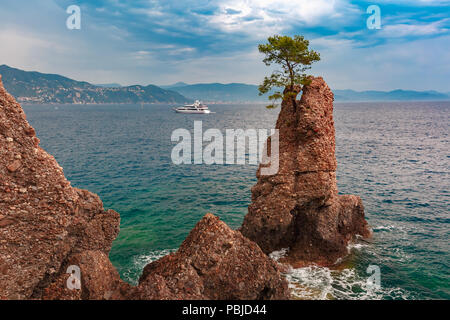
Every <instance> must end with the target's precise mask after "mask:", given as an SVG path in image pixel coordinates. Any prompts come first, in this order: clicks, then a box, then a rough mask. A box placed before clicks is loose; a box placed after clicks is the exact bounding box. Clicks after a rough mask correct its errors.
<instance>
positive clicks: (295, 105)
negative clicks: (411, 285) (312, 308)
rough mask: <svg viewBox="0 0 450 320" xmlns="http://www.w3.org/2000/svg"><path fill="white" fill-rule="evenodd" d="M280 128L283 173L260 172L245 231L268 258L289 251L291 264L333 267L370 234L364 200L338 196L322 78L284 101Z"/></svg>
mask: <svg viewBox="0 0 450 320" xmlns="http://www.w3.org/2000/svg"><path fill="white" fill-rule="evenodd" d="M298 91H299V90H298V88H297V91H296V93H298ZM276 128H277V129H279V141H280V146H279V171H278V173H277V174H275V175H272V176H261V175H260V170H261V166H260V168H259V169H258V172H257V178H258V182H257V184H256V185H255V186H254V187H253V188H252V203H251V205H250V206H249V209H248V214H247V215H246V217H245V219H244V222H243V224H242V227H241V232H242V234H243V235H244V236H246V237H248V238H249V239H251V240H253V241H255V242H256V243H258V244H259V246H260V247H261V249H262V250H263V251H264V252H266V253H270V252H272V251H274V250H279V249H281V248H289V249H290V250H289V258H288V260H290V261H291V262H315V263H319V264H323V265H329V264H333V263H334V262H335V261H336V260H337V259H338V258H339V257H342V256H344V255H345V254H346V253H347V249H346V247H347V244H348V242H349V241H351V240H352V238H353V237H354V236H355V235H357V234H359V235H362V236H364V237H368V236H369V235H370V231H369V229H368V226H367V223H366V221H365V219H364V207H363V204H362V201H361V199H360V198H359V197H357V196H354V195H342V196H340V195H338V190H337V184H336V167H337V164H336V157H335V153H334V152H335V131H334V122H333V93H332V92H331V90H330V89H329V87H328V86H327V84H326V83H325V81H324V80H323V79H322V78H320V77H319V78H313V79H312V82H311V83H310V84H309V85H307V86H305V87H304V88H303V94H302V97H301V100H300V101H298V100H297V101H295V99H294V98H293V99H288V100H286V101H283V103H282V106H281V111H280V114H279V116H278V120H277V124H276ZM269 139H270V138H269ZM268 145H269V144H268Z"/></svg>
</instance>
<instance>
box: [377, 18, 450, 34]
mask: <svg viewBox="0 0 450 320" xmlns="http://www.w3.org/2000/svg"><path fill="white" fill-rule="evenodd" d="M448 21H450V19H442V20H440V21H435V22H432V23H422V24H412V23H410V24H406V23H401V24H393V25H386V26H384V27H383V28H382V30H381V35H382V36H384V37H388V38H400V37H405V36H427V35H438V34H443V33H446V32H449V29H448V28H446V27H445V25H446V23H447V22H448Z"/></svg>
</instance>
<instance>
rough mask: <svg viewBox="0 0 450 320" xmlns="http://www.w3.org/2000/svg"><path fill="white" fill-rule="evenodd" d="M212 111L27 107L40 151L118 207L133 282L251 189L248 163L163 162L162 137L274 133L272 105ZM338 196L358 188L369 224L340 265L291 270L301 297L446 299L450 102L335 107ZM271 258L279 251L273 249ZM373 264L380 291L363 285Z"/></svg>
mask: <svg viewBox="0 0 450 320" xmlns="http://www.w3.org/2000/svg"><path fill="white" fill-rule="evenodd" d="M210 108H211V109H212V110H213V111H214V112H215V113H214V114H210V115H182V114H175V113H174V112H173V111H172V110H171V108H170V107H169V106H167V105H145V106H140V105H102V106H97V105H94V106H80V105H61V106H53V105H52V106H26V107H25V111H26V113H27V116H28V120H29V121H30V123H31V124H32V125H33V126H34V127H35V128H36V131H37V135H38V137H39V138H40V139H41V146H42V147H43V148H45V149H46V150H47V151H48V152H49V153H51V154H53V155H54V156H55V158H56V159H57V160H58V162H59V164H60V165H61V166H62V167H63V168H64V172H65V174H66V176H67V178H68V179H69V180H70V181H71V182H72V185H73V186H76V187H79V188H86V189H89V190H90V191H92V192H95V193H97V194H99V195H100V197H101V198H102V200H103V202H104V205H105V207H106V208H112V209H114V210H116V211H118V212H119V213H120V214H121V219H122V221H121V231H120V234H119V237H118V238H117V240H116V241H115V242H114V245H113V249H112V251H111V254H110V258H111V260H112V262H113V264H114V265H115V266H116V267H117V268H118V270H119V272H120V273H121V275H122V277H123V278H124V279H126V280H127V281H129V282H131V283H135V282H136V280H137V278H138V277H139V274H140V271H141V270H142V268H143V266H144V265H146V264H147V263H148V262H150V261H152V260H154V259H157V258H158V257H161V256H163V255H165V254H167V253H168V252H170V251H172V250H174V249H176V248H177V247H178V246H179V245H180V244H181V242H182V241H183V240H184V238H185V237H186V235H187V234H188V232H189V231H190V230H191V229H192V228H193V227H194V225H195V224H196V223H197V221H198V220H199V219H200V218H201V217H202V216H203V215H204V214H205V213H207V212H212V213H214V214H216V215H218V216H220V218H221V219H222V220H224V221H225V222H226V223H227V224H228V225H230V226H231V227H233V228H237V227H238V226H240V224H241V222H242V220H243V217H244V215H245V214H246V212H247V206H248V204H249V203H250V188H251V187H252V186H253V185H254V184H255V182H256V178H255V172H256V169H257V167H256V166H255V165H248V164H247V165H204V164H203V165H181V166H176V165H174V164H172V162H171V157H170V155H171V150H172V148H173V146H174V145H175V143H172V142H171V140H170V138H171V133H172V131H173V130H174V129H177V128H186V129H188V130H190V131H191V132H192V128H193V121H194V120H203V128H204V130H206V129H208V128H217V129H220V130H222V132H223V133H224V132H225V129H227V128H228V129H238V128H242V129H247V128H261V129H262V128H265V129H269V128H273V127H274V124H275V120H276V117H277V114H278V112H279V110H277V109H275V110H267V109H265V108H264V107H263V106H262V105H213V106H211V107H210ZM334 116H335V124H336V138H337V141H336V142H337V147H336V148H337V149H336V156H337V159H338V186H339V191H340V193H352V194H357V195H360V196H361V197H362V199H363V201H364V204H365V207H366V216H367V219H368V221H369V224H370V225H371V227H372V228H373V230H374V237H373V239H372V240H371V242H370V243H365V242H361V243H358V244H356V245H354V246H352V247H350V248H349V250H350V252H351V254H350V256H349V257H348V258H347V259H346V260H345V263H344V264H343V266H342V267H341V268H340V269H338V270H330V269H327V268H318V267H309V268H301V269H295V270H291V271H290V272H289V273H288V274H287V277H288V280H289V281H290V284H291V287H292V288H293V292H294V295H295V296H296V297H298V298H307V299H308V298H314V299H320V298H328V299H430V298H433V299H449V298H450V273H449V264H450V245H449V235H450V234H449V233H450V228H449V226H450V215H449V204H450V199H449V190H450V188H449V184H450V183H449V181H450V180H449V171H450V170H449V160H450V150H449V124H450V102H401V103H400V102H398V103H396V102H391V103H386V102H383V103H336V104H335V112H334ZM279 254H280V253H279ZM369 265H378V266H379V267H380V271H381V288H380V289H371V288H369V287H367V284H366V279H367V277H368V276H369V274H367V273H366V269H367V267H368V266H369Z"/></svg>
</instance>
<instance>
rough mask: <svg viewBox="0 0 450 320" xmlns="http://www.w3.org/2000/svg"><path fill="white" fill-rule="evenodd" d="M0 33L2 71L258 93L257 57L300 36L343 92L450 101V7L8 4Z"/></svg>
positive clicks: (188, 1) (379, 1) (46, 0)
mask: <svg viewBox="0 0 450 320" xmlns="http://www.w3.org/2000/svg"><path fill="white" fill-rule="evenodd" d="M69 5H78V6H79V7H80V8H81V29H80V30H69V29H67V27H66V20H67V18H68V17H69V14H67V13H66V9H67V7H68V6H69ZM370 5H377V6H379V8H380V10H381V29H368V28H367V23H366V21H367V19H368V17H369V16H370V14H368V13H367V12H366V10H367V8H368V7H369V6H370ZM0 21H1V28H0V64H7V65H10V66H13V67H17V68H21V69H25V70H36V71H40V72H45V73H58V74H62V75H65V76H68V77H71V78H74V79H77V80H86V81H89V82H92V83H111V82H118V83H120V84H122V85H130V84H150V83H151V84H157V85H163V84H170V83H174V82H177V81H184V82H187V83H205V82H222V83H230V82H244V83H254V84H257V83H259V82H260V81H261V79H262V78H263V77H264V76H265V75H266V74H267V73H268V72H269V71H270V70H268V68H267V67H266V66H265V65H264V64H263V63H262V62H261V60H262V56H261V55H260V54H259V53H258V51H257V45H258V44H259V43H262V42H264V40H265V39H266V38H267V37H268V36H269V35H273V34H286V35H295V34H301V35H304V36H305V37H306V38H308V39H310V40H311V47H312V48H313V49H314V50H317V51H319V52H320V53H321V57H322V61H320V62H319V63H317V64H315V65H314V66H313V68H312V70H311V73H312V74H315V75H321V76H323V77H324V78H325V80H326V81H327V82H328V83H329V84H330V86H331V87H332V88H334V89H348V88H351V89H355V90H367V89H374V90H392V89H398V88H401V89H413V90H438V91H444V92H449V91H450V81H449V78H450V0H446V1H444V0H442V1H439V0H436V1H433V0H410V1H406V0H394V1H384V0H373V1H347V0H240V1H239V0H209V1H207V0H178V1H172V0H135V1H125V0H95V1H94V0H89V1H88V0H86V1H75V0H72V1H70V0H69V1H65V0H42V1H32V0H22V1H17V0H1V2H0Z"/></svg>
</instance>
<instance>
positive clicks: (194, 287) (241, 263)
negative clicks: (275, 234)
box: [131, 214, 289, 300]
mask: <svg viewBox="0 0 450 320" xmlns="http://www.w3.org/2000/svg"><path fill="white" fill-rule="evenodd" d="M131 298H135V299H220V300H236V299H239V300H240V299H245V300H256V299H288V298H289V290H288V287H287V282H286V280H285V279H283V278H282V276H281V274H280V271H279V270H278V265H277V263H276V262H274V261H272V260H271V259H269V258H268V257H267V256H266V255H265V254H264V253H263V252H262V251H261V249H260V248H259V247H258V246H257V245H256V244H255V243H254V242H252V241H250V240H249V239H247V238H245V237H244V236H242V234H241V233H240V232H239V231H233V230H231V229H230V228H229V227H228V226H227V225H226V224H225V223H224V222H222V221H220V220H219V218H218V217H215V216H214V215H212V214H207V215H205V216H204V217H203V219H202V220H200V222H198V223H197V225H196V226H195V228H194V229H193V230H192V231H191V232H190V234H189V236H188V237H187V238H186V240H185V241H184V242H183V244H182V245H181V247H180V248H179V249H178V251H177V252H175V253H172V254H170V255H167V256H165V257H163V258H162V259H160V260H158V261H155V262H153V263H150V264H149V265H147V266H146V267H145V269H144V272H143V274H142V276H141V278H140V281H139V285H138V287H137V288H136V290H135V291H134V292H133V294H132V295H131Z"/></svg>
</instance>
